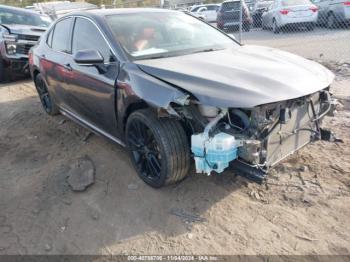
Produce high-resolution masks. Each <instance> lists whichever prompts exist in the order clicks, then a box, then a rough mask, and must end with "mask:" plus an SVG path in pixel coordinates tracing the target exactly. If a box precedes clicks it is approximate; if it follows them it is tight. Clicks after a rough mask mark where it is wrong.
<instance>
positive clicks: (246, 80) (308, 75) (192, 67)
mask: <svg viewBox="0 0 350 262" xmlns="http://www.w3.org/2000/svg"><path fill="white" fill-rule="evenodd" d="M135 63H136V64H137V65H138V67H139V68H140V69H141V70H142V71H144V72H145V73H147V74H149V75H151V76H153V77H156V78H158V79H160V80H162V81H165V82H167V83H169V84H171V85H174V86H176V87H178V88H180V89H183V90H186V91H188V92H189V93H191V94H192V95H194V96H195V97H196V98H197V99H198V100H199V101H200V102H201V103H202V104H206V105H212V106H217V107H240V108H251V107H254V106H257V105H262V104H268V103H272V102H278V101H283V100H288V99H294V98H297V97H301V96H305V95H309V94H312V93H314V92H317V91H319V90H321V89H324V88H326V87H328V86H329V85H330V84H331V82H332V81H333V79H334V75H333V73H331V72H330V71H329V70H328V69H326V68H325V67H323V66H322V65H320V64H318V63H315V62H313V61H310V60H307V59H304V58H302V57H299V56H297V55H293V54H291V53H288V52H284V51H280V50H277V49H273V48H268V47H260V46H249V45H247V46H239V47H235V48H232V49H225V50H219V51H212V52H202V53H195V54H190V55H183V56H178V57H168V58H160V59H149V60H140V61H136V62H135Z"/></svg>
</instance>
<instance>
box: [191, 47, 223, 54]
mask: <svg viewBox="0 0 350 262" xmlns="http://www.w3.org/2000/svg"><path fill="white" fill-rule="evenodd" d="M218 50H222V48H207V49H202V50H197V51H194V52H191V54H195V53H205V52H213V51H218Z"/></svg>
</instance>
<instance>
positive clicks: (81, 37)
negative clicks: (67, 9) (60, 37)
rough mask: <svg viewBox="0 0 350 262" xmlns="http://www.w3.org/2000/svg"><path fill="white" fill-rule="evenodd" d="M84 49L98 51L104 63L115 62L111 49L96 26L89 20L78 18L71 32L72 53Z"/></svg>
mask: <svg viewBox="0 0 350 262" xmlns="http://www.w3.org/2000/svg"><path fill="white" fill-rule="evenodd" d="M86 49H94V50H97V51H99V52H100V54H101V55H102V56H103V58H104V62H105V63H110V62H115V59H114V56H113V54H112V52H111V49H110V48H109V46H108V44H107V43H106V41H105V39H104V38H103V36H102V35H101V33H100V31H99V30H98V29H97V28H96V26H95V25H94V24H93V23H91V22H90V21H89V20H87V19H84V18H79V17H78V18H76V21H75V25H74V30H73V40H72V52H73V54H75V53H76V52H77V51H81V50H86Z"/></svg>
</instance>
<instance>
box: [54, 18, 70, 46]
mask: <svg viewBox="0 0 350 262" xmlns="http://www.w3.org/2000/svg"><path fill="white" fill-rule="evenodd" d="M72 20H73V19H72V18H67V19H64V20H62V21H59V22H58V23H57V24H56V25H55V29H54V31H53V37H52V45H51V47H52V49H53V50H55V51H59V52H64V53H70V52H71V50H70V31H71V25H72Z"/></svg>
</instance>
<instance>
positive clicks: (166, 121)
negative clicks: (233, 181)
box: [30, 9, 334, 187]
mask: <svg viewBox="0 0 350 262" xmlns="http://www.w3.org/2000/svg"><path fill="white" fill-rule="evenodd" d="M30 70H31V74H32V77H33V79H34V81H35V86H36V88H37V91H38V94H39V97H40V100H41V103H42V105H43V108H44V109H45V111H46V112H47V113H48V114H49V115H56V114H58V113H61V114H63V115H65V116H67V117H69V118H71V119H73V120H74V121H76V122H78V123H80V124H81V125H83V126H85V127H87V128H89V129H91V130H93V131H94V132H95V133H97V134H100V135H103V136H105V137H107V138H109V139H111V140H113V141H115V142H117V143H119V144H121V145H125V146H126V147H127V148H128V150H129V151H130V156H131V159H132V162H133V165H134V166H135V169H136V170H137V173H138V175H139V176H140V177H141V178H142V179H143V180H144V181H145V182H146V183H147V184H149V185H151V186H153V187H161V186H164V185H167V184H170V183H174V182H177V181H180V180H182V179H183V178H185V177H186V175H187V174H188V173H189V168H190V164H191V159H194V162H195V167H196V171H197V172H198V173H206V174H211V173H212V172H216V173H221V172H223V170H224V169H226V168H228V167H230V168H231V167H233V168H235V169H236V170H238V174H246V175H249V176H250V177H252V178H256V179H260V180H261V179H263V178H264V177H265V176H266V174H267V173H268V171H269V169H270V168H271V167H273V166H274V165H275V164H277V163H278V162H279V161H281V160H282V159H284V158H285V157H287V156H288V155H290V154H292V153H293V152H295V151H296V150H298V149H300V148H301V147H303V146H304V145H306V144H308V143H310V142H311V141H314V140H317V139H321V138H323V137H327V134H329V133H327V132H326V131H325V130H324V129H322V128H321V126H320V124H321V119H322V118H323V117H324V116H325V115H326V114H330V113H332V110H333V108H334V101H333V99H332V96H331V94H330V92H329V88H330V85H331V83H332V81H333V78H334V76H333V74H332V73H331V72H330V71H328V70H327V69H326V68H324V67H323V66H321V65H319V64H317V63H315V62H312V61H309V60H307V59H304V58H301V57H299V56H296V55H293V54H290V53H287V52H283V51H280V50H277V49H272V48H268V47H260V46H249V45H241V44H239V43H237V42H236V41H235V40H234V39H233V38H231V37H230V36H229V35H226V34H225V33H223V32H221V31H220V30H218V29H216V28H214V27H212V26H210V25H208V24H206V23H204V22H202V21H200V20H199V19H197V18H195V17H192V16H191V15H189V14H186V13H182V12H177V11H170V10H158V9H110V10H93V11H87V12H79V13H73V14H69V15H67V16H64V17H62V18H60V19H59V20H57V21H56V22H55V23H54V24H53V25H52V26H51V28H50V29H49V30H48V31H47V32H46V34H45V35H44V36H43V37H41V39H40V42H39V43H38V45H37V46H36V47H34V48H33V49H32V50H31V52H30Z"/></svg>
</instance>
